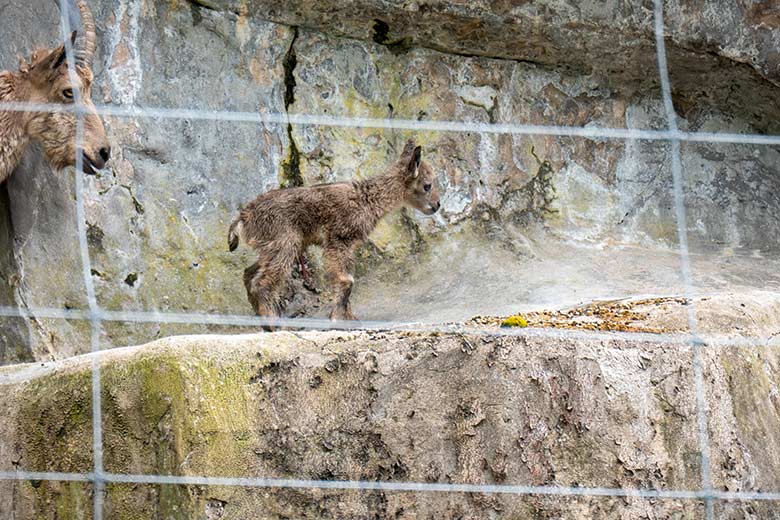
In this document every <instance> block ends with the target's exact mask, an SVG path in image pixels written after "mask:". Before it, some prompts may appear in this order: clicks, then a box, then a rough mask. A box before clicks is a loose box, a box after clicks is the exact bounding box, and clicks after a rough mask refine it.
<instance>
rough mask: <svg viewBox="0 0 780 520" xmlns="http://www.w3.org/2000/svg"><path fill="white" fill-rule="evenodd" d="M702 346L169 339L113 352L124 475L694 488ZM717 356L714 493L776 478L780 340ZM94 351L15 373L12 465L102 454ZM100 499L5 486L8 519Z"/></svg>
mask: <svg viewBox="0 0 780 520" xmlns="http://www.w3.org/2000/svg"><path fill="white" fill-rule="evenodd" d="M691 355H692V353H691V350H690V348H689V347H688V346H687V345H685V344H676V343H673V342H671V343H656V342H653V343H643V342H632V343H627V342H625V341H624V340H620V339H613V340H597V339H555V338H547V339H543V338H519V337H503V338H488V337H484V336H462V335H421V334H410V333H405V334H404V333H299V334H291V333H275V334H270V335H269V334H264V335H244V336H232V337H230V336H197V337H196V336H191V337H179V338H170V339H165V340H160V341H157V342H155V343H152V344H149V345H145V346H142V347H132V348H124V349H115V350H112V351H108V352H105V353H103V354H102V355H101V363H100V366H101V376H102V405H103V408H102V417H103V420H102V427H103V439H104V463H105V469H106V471H107V472H108V473H109V474H110V475H113V474H158V475H159V474H161V475H189V476H214V477H217V476H219V477H231V476H235V477H274V478H293V479H304V480H308V479H315V480H316V479H326V480H372V481H373V480H378V481H383V482H423V483H425V482H428V483H468V484H507V485H509V484H518V485H535V486H545V485H553V486H582V487H618V486H623V487H638V488H656V489H665V490H685V489H687V490H696V489H699V486H700V481H699V479H700V465H699V461H700V458H699V445H698V428H697V419H696V400H695V397H694V391H693V388H694V385H693V378H694V375H693V372H692V363H691ZM703 355H704V371H705V374H706V378H705V394H706V397H707V399H708V402H709V412H708V414H707V417H708V419H707V425H708V428H709V431H710V439H711V443H712V444H711V448H710V457H711V460H712V473H713V475H712V478H713V486H714V488H715V489H718V490H730V491H749V490H759V489H760V490H772V489H777V486H778V484H780V474H779V473H778V468H780V453H778V446H780V439H777V438H776V437H777V432H778V431H780V429H778V426H780V416H778V414H777V406H776V405H777V380H778V376H780V359H778V356H777V349H772V348H759V349H745V348H742V347H736V348H731V347H711V348H707V349H706V350H705V351H704V354H703ZM91 367H92V360H91V357H90V356H89V355H87V356H79V357H75V358H71V359H69V360H65V361H58V362H53V363H45V364H43V365H42V366H41V365H39V364H34V365H20V366H18V367H6V368H4V369H3V370H2V372H0V389H1V390H2V392H3V395H4V396H5V398H4V399H3V401H2V403H0V410H2V414H0V417H1V418H2V419H0V461H2V466H0V471H12V470H14V469H24V470H29V471H62V472H88V471H90V470H91V469H92V431H91V429H92V419H91V390H90V378H91V370H92V368H91ZM54 453H56V456H53V454H54ZM110 475H109V479H110V478H112V477H111V476H110ZM106 493H107V495H106V506H105V507H106V510H105V515H104V516H105V517H106V518H116V519H125V518H128V519H129V518H157V517H160V518H169V517H174V518H223V519H239V518H248V517H254V516H256V515H262V516H263V518H291V517H292V518H303V517H308V516H312V517H318V518H344V519H347V518H484V517H488V516H500V517H503V518H529V517H535V518H582V517H601V518H605V517H609V518H642V517H646V516H651V517H652V516H656V517H664V518H693V517H700V516H701V515H702V514H703V504H702V503H701V502H700V501H697V500H693V499H688V500H684V499H680V500H677V499H663V500H656V499H641V498H636V497H634V498H621V499H611V498H607V497H569V498H561V497H545V496H537V495H532V496H525V495H517V496H516V495H503V494H502V495H490V494H480V493H415V492H389V491H388V492H355V491H348V490H338V489H334V490H305V489H283V490H280V489H263V488H239V487H224V486H200V485H193V486H167V485H166V486H157V485H143V484H119V483H115V484H108V485H107V491H106ZM90 494H91V489H90V487H89V485H88V484H85V483H78V482H77V483H64V484H63V483H49V482H40V483H29V482H19V483H13V482H3V483H2V485H0V517H3V518H9V517H13V518H19V519H26V518H38V517H39V515H44V514H48V513H50V512H51V511H52V510H53V508H56V510H57V511H58V512H59V515H60V516H59V517H61V518H77V517H78V518H91V512H90V509H91V498H90ZM716 507H717V508H718V511H719V512H720V514H723V515H726V511H728V512H729V515H731V516H728V517H730V518H731V517H733V518H751V517H757V518H769V517H771V515H776V514H777V513H778V511H777V509H776V506H774V505H773V503H772V502H764V503H750V502H732V503H727V504H725V503H724V504H718V505H717V506H716ZM9 508H10V509H9ZM10 511H13V513H11V512H10ZM216 511H219V512H220V514H219V515H216ZM210 513H211V514H213V515H216V516H209V514H210ZM750 515H754V516H750Z"/></svg>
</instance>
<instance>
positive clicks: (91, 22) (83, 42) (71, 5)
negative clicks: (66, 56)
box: [54, 0, 97, 66]
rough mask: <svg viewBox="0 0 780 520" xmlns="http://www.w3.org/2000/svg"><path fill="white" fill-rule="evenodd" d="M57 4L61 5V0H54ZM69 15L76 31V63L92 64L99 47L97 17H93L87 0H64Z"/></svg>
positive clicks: (71, 26)
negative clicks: (96, 30)
mask: <svg viewBox="0 0 780 520" xmlns="http://www.w3.org/2000/svg"><path fill="white" fill-rule="evenodd" d="M54 1H55V3H56V4H57V6H60V5H61V4H60V1H59V0H54ZM64 3H65V7H66V12H65V15H66V16H67V17H68V24H69V25H70V30H71V31H76V33H77V37H76V45H75V46H74V48H73V54H74V56H75V58H76V63H80V64H84V65H88V66H89V65H91V64H92V57H93V56H94V55H95V48H96V47H97V37H96V36H95V19H94V18H93V17H92V11H90V10H89V6H88V5H87V3H86V1H85V0H64Z"/></svg>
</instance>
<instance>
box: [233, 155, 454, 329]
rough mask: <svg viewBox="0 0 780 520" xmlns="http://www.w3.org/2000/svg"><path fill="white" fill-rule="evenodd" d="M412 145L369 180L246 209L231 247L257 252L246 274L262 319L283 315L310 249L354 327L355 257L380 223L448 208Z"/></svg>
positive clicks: (312, 189)
mask: <svg viewBox="0 0 780 520" xmlns="http://www.w3.org/2000/svg"><path fill="white" fill-rule="evenodd" d="M420 154H421V148H420V147H419V146H415V143H414V141H413V140H409V141H408V142H407V143H406V146H405V147H404V150H403V153H402V154H401V157H400V159H399V160H398V161H396V163H395V164H393V165H392V166H391V167H390V168H388V169H387V170H386V171H385V172H384V173H382V174H379V175H376V176H374V177H371V178H369V179H366V180H362V181H353V182H339V183H333V184H318V185H315V186H308V187H301V188H289V189H277V190H272V191H269V192H267V193H264V194H262V195H260V196H259V197H257V198H256V199H255V200H253V201H252V202H250V203H249V204H247V206H246V207H244V208H243V209H241V211H240V213H239V215H238V218H236V220H235V221H233V223H232V224H231V226H230V231H229V233H228V245H229V248H230V250H231V251H234V250H235V249H236V248H237V247H238V244H239V242H243V243H245V244H248V245H249V246H251V247H252V248H254V249H255V251H257V254H258V260H257V262H256V263H255V264H253V265H252V266H250V267H248V268H247V269H245V270H244V286H245V287H246V291H247V295H248V297H249V302H250V303H251V304H252V307H253V308H254V310H255V312H256V313H257V314H258V315H259V316H278V315H279V293H280V289H281V288H282V287H283V284H284V283H285V282H287V280H288V278H289V277H290V274H291V273H292V269H293V266H294V265H295V262H296V260H297V259H298V258H299V256H300V255H301V254H302V253H303V252H304V251H305V250H306V248H307V247H308V246H310V245H318V246H321V247H322V248H323V252H324V260H325V267H326V270H327V272H328V275H329V276H330V278H331V279H332V282H333V284H334V285H335V289H336V301H335V307H334V308H333V311H332V312H331V314H330V318H331V319H332V320H336V319H346V320H354V319H355V316H354V314H352V308H351V306H350V303H349V297H350V293H351V292H352V284H353V283H354V279H353V277H352V274H351V271H352V266H353V262H354V254H355V250H356V249H357V248H358V247H359V246H360V245H361V244H362V243H363V242H364V241H365V240H366V239H367V238H368V235H369V234H370V233H371V231H373V229H374V228H375V227H376V225H377V223H378V222H379V220H380V219H381V218H382V217H384V216H385V215H386V214H387V213H389V212H390V211H392V210H393V209H395V208H397V207H398V206H401V205H402V204H406V205H409V206H411V207H413V208H415V209H417V210H419V211H421V212H423V213H425V214H426V215H432V214H434V213H436V211H437V210H438V209H439V207H440V205H441V204H440V202H439V188H438V185H437V181H436V175H435V174H434V171H433V169H432V168H431V166H430V165H429V164H428V163H426V162H425V161H421V160H420Z"/></svg>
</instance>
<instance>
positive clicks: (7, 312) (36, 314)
mask: <svg viewBox="0 0 780 520" xmlns="http://www.w3.org/2000/svg"><path fill="white" fill-rule="evenodd" d="M0 316H2V317H11V318H37V319H45V318H51V319H64V320H99V321H107V322H126V323H166V324H179V325H219V326H228V327H258V328H259V327H263V326H276V327H287V328H291V329H307V330H319V331H327V330H335V331H345V332H349V331H352V332H361V331H392V332H409V333H431V334H460V335H469V336H485V337H528V338H556V339H589V340H601V341H611V340H623V341H637V342H645V343H660V344H686V345H690V344H704V345H711V346H726V347H766V346H777V347H780V338H778V339H777V340H776V343H773V342H774V341H775V336H746V337H728V336H719V335H714V334H698V335H694V334H690V333H685V332H682V333H655V332H630V331H609V330H587V329H565V328H554V327H542V328H537V327H498V328H485V327H480V326H476V325H466V324H446V323H445V324H436V323H423V322H400V321H331V320H329V319H325V318H269V317H261V316H252V315H248V314H237V315H232V314H209V313H183V312H157V311H107V310H100V309H98V310H96V311H94V312H90V311H88V310H79V309H55V308H50V307H41V308H17V307H8V306H0Z"/></svg>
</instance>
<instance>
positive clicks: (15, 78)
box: [0, 0, 111, 182]
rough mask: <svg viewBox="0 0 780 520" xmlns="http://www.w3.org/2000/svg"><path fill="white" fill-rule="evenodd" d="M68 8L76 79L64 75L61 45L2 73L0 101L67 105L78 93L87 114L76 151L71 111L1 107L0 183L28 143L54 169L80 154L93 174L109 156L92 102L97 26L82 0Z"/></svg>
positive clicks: (72, 161) (65, 66)
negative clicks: (38, 145)
mask: <svg viewBox="0 0 780 520" xmlns="http://www.w3.org/2000/svg"><path fill="white" fill-rule="evenodd" d="M67 4H68V13H66V14H67V16H68V19H69V23H70V26H71V27H72V28H74V29H76V30H75V31H74V32H73V33H72V34H71V42H72V43H73V55H74V60H75V62H76V63H75V64H74V65H75V69H76V74H75V76H76V77H75V78H73V80H71V79H72V78H71V77H70V75H69V73H68V63H67V59H66V56H65V54H66V53H65V45H60V46H59V47H57V48H56V49H54V50H49V49H38V50H36V51H35V52H33V54H32V57H31V58H30V62H29V63H27V62H26V61H24V60H20V64H19V71H18V72H7V71H0V103H3V102H7V103H8V102H13V103H33V104H47V103H48V104H70V103H73V102H74V98H75V93H76V92H78V93H79V94H80V99H81V102H82V104H83V105H84V109H85V111H86V114H84V115H82V116H81V117H82V122H83V124H82V132H81V134H80V135H79V141H80V142H79V143H78V150H77V148H76V147H77V144H76V114H75V113H74V112H53V113H52V112H13V111H3V107H2V105H1V104H0V182H3V181H4V180H5V179H6V178H8V176H9V175H11V173H13V171H14V169H15V168H16V166H17V165H18V164H19V161H20V159H21V157H22V153H23V152H24V150H25V148H26V147H27V145H28V143H29V142H30V141H31V140H34V141H38V142H40V143H41V144H42V145H43V150H44V153H45V154H46V159H47V160H48V161H49V164H50V165H51V166H52V168H55V169H61V168H64V167H66V166H73V165H75V163H76V153H77V151H78V153H79V154H81V157H82V159H83V161H82V163H83V170H84V173H88V174H91V173H94V172H95V169H101V168H103V167H104V166H105V165H106V162H108V159H109V157H110V156H111V146H110V145H109V143H108V140H107V139H106V132H105V129H104V128H103V122H102V121H101V120H100V118H99V117H98V115H97V113H96V111H95V105H94V104H92V101H91V100H90V96H91V92H92V70H91V63H92V57H93V56H94V54H95V45H96V36H95V22H94V19H93V18H92V13H91V12H90V10H89V7H87V4H86V3H84V0H68V2H67Z"/></svg>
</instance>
